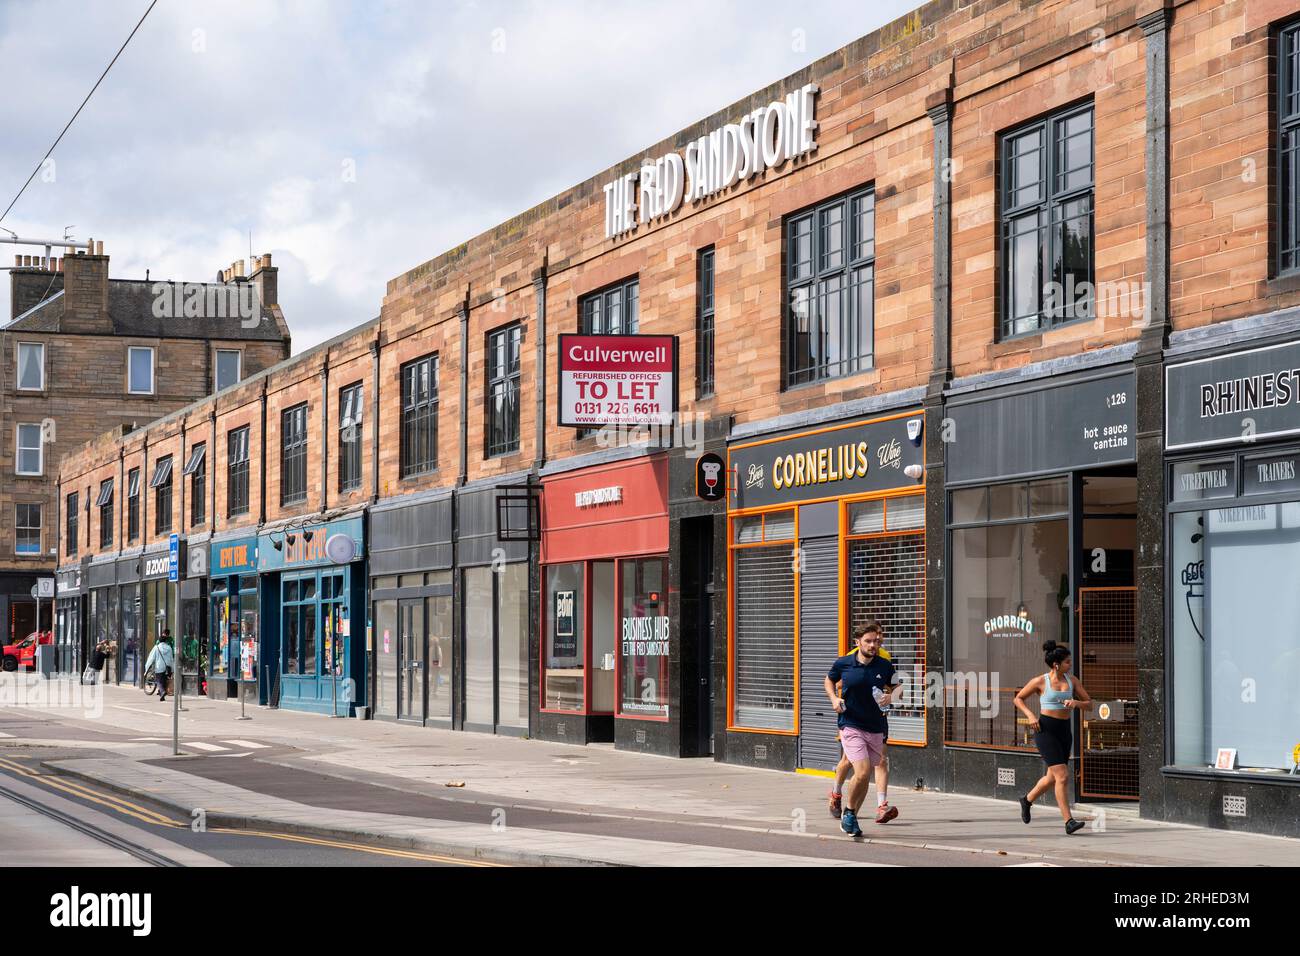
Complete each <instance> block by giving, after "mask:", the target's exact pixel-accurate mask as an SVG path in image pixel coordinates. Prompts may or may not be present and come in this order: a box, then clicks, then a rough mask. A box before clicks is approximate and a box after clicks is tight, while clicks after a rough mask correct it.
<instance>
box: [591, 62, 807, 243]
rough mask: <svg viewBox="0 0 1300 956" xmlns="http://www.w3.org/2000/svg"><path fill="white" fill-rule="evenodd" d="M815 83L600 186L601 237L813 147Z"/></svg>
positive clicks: (617, 233) (652, 218) (667, 212)
mask: <svg viewBox="0 0 1300 956" xmlns="http://www.w3.org/2000/svg"><path fill="white" fill-rule="evenodd" d="M816 95H817V84H816V83H809V84H807V85H806V86H804V87H802V88H801V89H798V90H795V91H794V92H793V93H791V94H790V95H789V96H787V97H786V98H785V99H784V100H776V101H774V102H772V103H769V104H768V105H767V106H760V107H759V108H758V109H756V110H754V111H753V112H751V113H746V114H745V115H744V116H743V117H741V120H740V122H738V123H728V124H726V125H725V126H723V127H722V128H721V129H715V130H713V131H711V132H709V133H706V134H705V135H704V136H701V137H700V138H699V139H696V140H694V141H693V142H691V143H688V144H687V146H686V149H685V150H683V152H682V153H680V154H679V153H676V152H672V153H665V154H664V155H663V156H660V157H659V158H658V159H656V160H654V161H653V162H651V161H649V160H647V161H646V162H644V163H643V164H642V166H641V169H640V171H639V172H634V173H628V174H627V175H625V176H620V177H619V178H618V179H616V180H614V181H613V182H612V183H607V184H606V185H605V238H606V239H613V238H614V237H616V236H621V235H624V234H626V233H629V232H631V231H632V230H634V229H635V228H636V227H637V226H638V225H647V224H649V223H651V222H654V221H655V220H657V219H662V218H663V217H664V216H667V215H670V214H671V213H673V212H675V211H676V210H677V208H678V207H679V206H680V205H681V204H682V200H683V199H684V198H685V199H690V201H691V202H699V201H700V200H701V199H707V198H708V197H709V196H713V195H715V194H717V193H719V192H721V191H722V190H724V189H727V188H729V187H731V186H734V185H735V184H736V183H738V182H742V181H744V180H749V179H752V178H753V177H754V176H757V175H758V174H759V173H761V172H763V171H764V170H768V169H774V168H776V167H777V166H780V165H782V164H783V163H784V162H785V161H786V160H788V159H797V158H798V157H800V156H806V155H807V154H809V153H811V152H812V151H813V150H815V149H816V148H817V140H816V133H817V120H816V119H815V117H814V113H813V109H814V104H815V98H816Z"/></svg>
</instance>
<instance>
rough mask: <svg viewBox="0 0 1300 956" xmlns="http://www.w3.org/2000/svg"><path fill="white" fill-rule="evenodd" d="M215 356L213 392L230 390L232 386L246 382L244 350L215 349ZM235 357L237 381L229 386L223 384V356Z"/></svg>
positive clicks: (213, 359)
mask: <svg viewBox="0 0 1300 956" xmlns="http://www.w3.org/2000/svg"><path fill="white" fill-rule="evenodd" d="M214 351H215V353H216V354H215V355H214V356H213V358H212V390H213V391H214V392H220V391H222V390H223V389H226V388H230V387H231V386H232V385H238V384H239V383H240V382H242V381H243V380H244V350H243V349H214ZM223 353H224V354H226V355H231V354H233V355H234V356H235V362H236V372H235V380H234V381H233V382H230V383H229V384H227V385H222V384H221V356H222V354H223Z"/></svg>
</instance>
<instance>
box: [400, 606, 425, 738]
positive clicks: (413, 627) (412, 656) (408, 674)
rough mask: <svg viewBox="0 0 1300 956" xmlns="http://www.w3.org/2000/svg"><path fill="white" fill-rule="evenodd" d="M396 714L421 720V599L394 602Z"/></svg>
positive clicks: (422, 710)
mask: <svg viewBox="0 0 1300 956" xmlns="http://www.w3.org/2000/svg"><path fill="white" fill-rule="evenodd" d="M397 635H398V637H397V645H398V657H397V716H398V718H399V719H401V720H414V721H421V722H422V721H423V720H424V690H425V688H424V684H425V666H424V662H425V652H424V600H423V599H419V598H417V599H416V600H405V601H398V602H397Z"/></svg>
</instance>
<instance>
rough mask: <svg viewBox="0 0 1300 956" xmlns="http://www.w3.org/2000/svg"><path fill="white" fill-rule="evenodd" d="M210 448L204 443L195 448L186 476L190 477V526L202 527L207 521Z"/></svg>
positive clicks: (186, 467) (187, 466)
mask: <svg viewBox="0 0 1300 956" xmlns="http://www.w3.org/2000/svg"><path fill="white" fill-rule="evenodd" d="M207 452H208V446H207V445H206V444H204V443H202V442H200V443H199V444H197V445H195V446H194V450H193V451H192V452H190V458H189V461H187V462H185V474H187V475H189V476H190V524H191V525H201V524H203V522H204V521H205V520H207V494H208V462H207Z"/></svg>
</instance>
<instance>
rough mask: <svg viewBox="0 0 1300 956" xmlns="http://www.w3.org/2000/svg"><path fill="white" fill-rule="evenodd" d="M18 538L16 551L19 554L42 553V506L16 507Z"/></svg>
mask: <svg viewBox="0 0 1300 956" xmlns="http://www.w3.org/2000/svg"><path fill="white" fill-rule="evenodd" d="M14 507H15V510H16V512H17V514H16V515H15V519H16V520H15V522H14V525H15V528H16V529H17V537H16V540H15V542H14V550H15V551H16V552H17V553H18V554H40V553H41V506H40V505H22V504H20V505H15V506H14Z"/></svg>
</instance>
